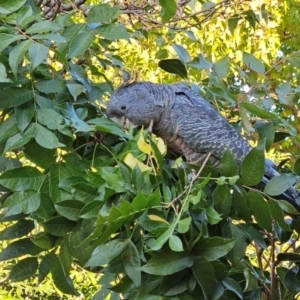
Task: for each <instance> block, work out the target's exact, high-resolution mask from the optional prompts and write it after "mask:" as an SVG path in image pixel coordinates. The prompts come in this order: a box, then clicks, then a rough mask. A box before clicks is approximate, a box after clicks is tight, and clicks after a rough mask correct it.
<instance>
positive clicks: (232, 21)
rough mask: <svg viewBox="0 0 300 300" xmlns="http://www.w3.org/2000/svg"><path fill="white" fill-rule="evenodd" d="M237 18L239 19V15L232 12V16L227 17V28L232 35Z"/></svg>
mask: <svg viewBox="0 0 300 300" xmlns="http://www.w3.org/2000/svg"><path fill="white" fill-rule="evenodd" d="M239 20H240V18H239V15H237V14H234V15H233V16H232V17H230V18H229V19H228V28H229V30H230V32H231V34H232V35H233V34H234V30H235V28H236V26H237V24H238V21H239Z"/></svg>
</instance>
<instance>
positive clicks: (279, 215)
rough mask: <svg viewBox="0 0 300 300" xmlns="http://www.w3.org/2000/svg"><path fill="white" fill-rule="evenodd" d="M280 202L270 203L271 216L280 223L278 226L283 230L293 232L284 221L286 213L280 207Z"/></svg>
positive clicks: (273, 201)
mask: <svg viewBox="0 0 300 300" xmlns="http://www.w3.org/2000/svg"><path fill="white" fill-rule="evenodd" d="M278 202H279V201H275V200H272V199H271V200H270V201H269V205H270V210H271V215H272V217H273V218H274V219H275V220H276V221H277V222H278V224H279V225H280V227H281V228H282V229H283V230H285V231H291V228H290V226H289V225H288V224H287V223H286V222H285V220H284V213H283V210H282V208H281V207H280V206H279V204H278Z"/></svg>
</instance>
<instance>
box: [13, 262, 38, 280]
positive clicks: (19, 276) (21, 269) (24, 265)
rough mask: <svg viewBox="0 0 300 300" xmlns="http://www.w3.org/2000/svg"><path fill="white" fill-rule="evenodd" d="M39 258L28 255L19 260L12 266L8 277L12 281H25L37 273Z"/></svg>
mask: <svg viewBox="0 0 300 300" xmlns="http://www.w3.org/2000/svg"><path fill="white" fill-rule="evenodd" d="M38 266H39V264H38V260H37V258H36V257H27V258H24V259H22V260H20V261H18V262H17V263H16V264H15V265H13V266H12V268H11V270H10V273H9V275H8V279H9V280H11V281H12V282H16V281H23V280H25V279H27V278H29V277H31V276H33V275H34V274H35V272H36V271H37V269H38Z"/></svg>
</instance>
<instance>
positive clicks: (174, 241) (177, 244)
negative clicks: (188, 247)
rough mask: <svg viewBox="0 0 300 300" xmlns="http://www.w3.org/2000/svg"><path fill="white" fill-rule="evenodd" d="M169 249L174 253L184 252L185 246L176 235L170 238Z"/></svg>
mask: <svg viewBox="0 0 300 300" xmlns="http://www.w3.org/2000/svg"><path fill="white" fill-rule="evenodd" d="M169 247H170V249H171V250H172V251H175V252H180V251H183V245H182V241H181V239H180V238H179V237H178V236H177V235H174V234H172V235H171V236H170V238H169Z"/></svg>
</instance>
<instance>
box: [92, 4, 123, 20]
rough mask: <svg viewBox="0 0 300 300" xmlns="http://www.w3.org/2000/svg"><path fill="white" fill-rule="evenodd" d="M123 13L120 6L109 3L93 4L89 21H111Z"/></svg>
mask: <svg viewBox="0 0 300 300" xmlns="http://www.w3.org/2000/svg"><path fill="white" fill-rule="evenodd" d="M121 14H122V11H121V10H120V6H118V5H114V6H110V5H109V4H107V3H103V4H98V5H93V6H92V7H91V9H90V11H89V13H88V18H87V23H88V24H91V23H98V22H104V23H105V22H109V21H110V20H111V19H116V18H117V17H118V16H120V15H121Z"/></svg>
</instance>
